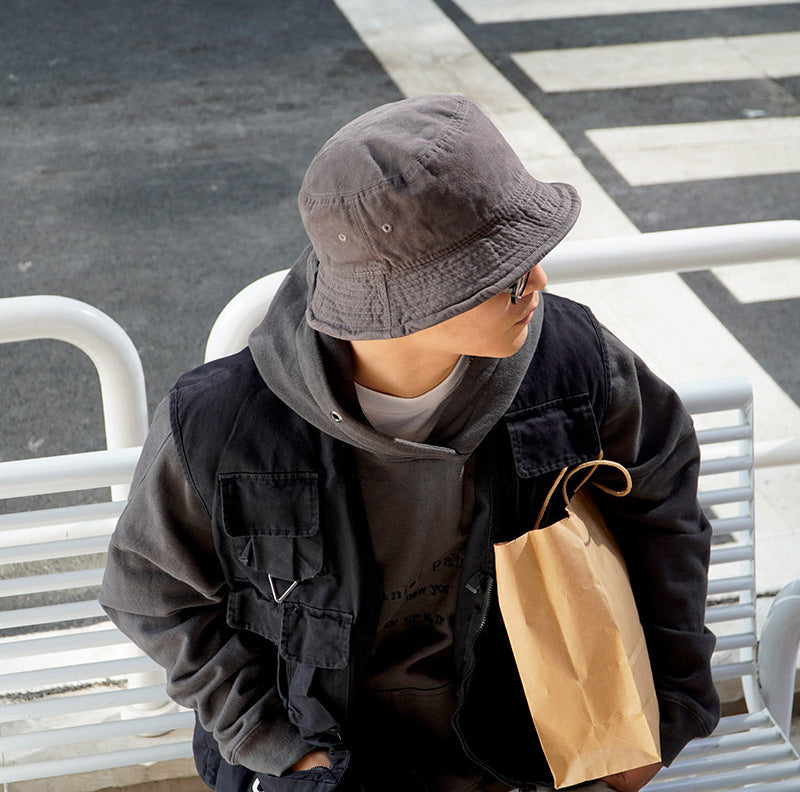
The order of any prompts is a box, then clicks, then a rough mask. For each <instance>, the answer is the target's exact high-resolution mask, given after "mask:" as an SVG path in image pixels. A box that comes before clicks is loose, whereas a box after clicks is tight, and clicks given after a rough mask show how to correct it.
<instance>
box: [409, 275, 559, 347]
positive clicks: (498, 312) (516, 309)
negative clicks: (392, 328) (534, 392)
mask: <svg viewBox="0 0 800 792" xmlns="http://www.w3.org/2000/svg"><path fill="white" fill-rule="evenodd" d="M546 285H547V276H546V275H545V273H544V270H543V269H542V266H541V264H537V265H536V266H535V267H534V268H533V269H532V270H531V273H530V277H529V278H528V283H527V285H526V287H525V291H524V292H523V294H522V297H521V298H520V299H519V301H518V302H517V304H516V305H513V304H512V302H511V297H510V295H509V293H508V292H500V294H496V295H495V296H494V297H490V298H489V299H488V300H486V301H485V302H482V303H481V304H480V305H477V306H475V308H471V309H470V310H469V311H465V312H464V313H462V314H458V315H457V316H454V317H452V318H451V319H447V320H445V321H444V322H440V323H439V324H437V325H434V326H433V327H428V328H426V329H425V330H420V331H418V332H416V333H413V334H412V335H410V336H407V338H408V339H413V340H414V342H415V343H416V344H419V351H420V353H423V354H424V353H425V352H428V353H442V354H454V355H472V356H475V357H493V358H504V357H509V356H510V355H513V354H514V353H515V352H516V351H517V350H519V349H520V347H522V345H523V344H524V343H525V339H526V338H527V337H528V324H529V323H530V321H531V318H532V317H533V312H534V310H536V306H537V305H538V304H539V292H540V291H541V290H542V289H543V288H544V287H545V286H546Z"/></svg>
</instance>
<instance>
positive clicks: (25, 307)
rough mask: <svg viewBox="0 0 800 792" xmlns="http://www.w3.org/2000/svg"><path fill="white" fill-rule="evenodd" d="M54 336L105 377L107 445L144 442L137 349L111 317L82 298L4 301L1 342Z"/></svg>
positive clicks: (142, 390)
mask: <svg viewBox="0 0 800 792" xmlns="http://www.w3.org/2000/svg"><path fill="white" fill-rule="evenodd" d="M44 338H50V339H55V340H58V341H66V342H67V343H69V344H72V345H74V346H77V347H78V348H79V349H81V350H82V351H83V352H85V353H86V354H87V355H88V356H89V357H90V358H91V360H92V362H93V363H94V365H95V368H96V369H97V374H98V377H99V378H100V393H101V397H102V400H103V415H104V417H105V428H106V442H107V447H108V448H110V449H114V448H127V447H129V446H138V445H141V444H142V443H143V442H144V437H145V434H146V433H147V425H148V420H147V398H146V396H145V388H144V372H143V371H142V363H141V361H140V359H139V354H138V353H137V351H136V347H135V346H134V345H133V342H132V341H131V340H130V338H129V337H128V335H127V334H126V333H125V331H124V330H123V329H122V328H121V327H120V326H119V325H118V324H117V323H116V322H115V321H114V320H113V319H111V317H109V316H108V315H107V314H104V313H103V312H102V311H99V310H98V309H97V308H93V307H92V306H91V305H87V304H86V303H84V302H81V301H80V300H73V299H71V298H69V297H56V296H52V295H34V296H30V297H4V298H2V299H0V343H7V342H11V341H31V340H34V339H44Z"/></svg>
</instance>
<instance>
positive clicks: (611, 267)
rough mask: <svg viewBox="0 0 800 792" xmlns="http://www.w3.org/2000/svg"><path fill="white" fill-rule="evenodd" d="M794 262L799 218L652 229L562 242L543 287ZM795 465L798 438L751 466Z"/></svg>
mask: <svg viewBox="0 0 800 792" xmlns="http://www.w3.org/2000/svg"><path fill="white" fill-rule="evenodd" d="M786 259H798V260H800V220H774V221H769V222H761V223H740V224H738V225H725V226H710V227H707V228H689V229H681V230H677V231H654V232H652V233H647V234H638V235H631V236H624V237H611V238H608V239H592V240H567V241H566V242H562V243H561V244H560V245H558V247H556V248H555V249H554V250H553V251H552V252H550V253H548V255H547V279H548V282H549V283H550V284H558V283H569V282H573V281H581V280H597V279H598V278H617V277H622V276H627V275H652V274H655V273H659V272H689V271H692V270H701V269H708V268H709V267H718V266H727V265H732V264H758V263H764V262H768V261H784V260H786ZM287 272H288V270H280V271H279V272H273V273H271V274H270V275H265V276H264V277H263V278H259V279H258V280H256V281H254V282H253V283H251V284H250V285H249V286H246V287H245V288H244V289H242V290H241V291H240V292H239V293H238V294H237V295H236V296H235V297H233V299H232V300H231V301H230V302H229V303H228V304H227V305H226V306H225V308H223V310H222V311H221V312H220V314H219V316H218V317H217V321H216V322H215V323H214V325H213V327H212V328H211V332H210V333H209V336H208V341H207V343H206V352H205V359H206V360H207V361H208V360H214V359H216V358H219V357H222V356H224V355H229V354H231V353H233V352H238V351H239V350H240V349H243V348H244V347H245V346H246V345H247V339H248V336H249V335H250V333H251V332H252V330H253V328H255V326H256V325H257V324H258V322H259V321H260V320H261V319H262V318H263V317H264V314H265V312H266V310H267V307H268V306H269V303H270V301H271V300H272V298H273V297H274V296H275V293H276V292H277V290H278V287H279V286H280V284H281V282H282V281H283V278H284V277H285V276H286V273H287ZM797 464H800V438H785V439H781V440H769V441H759V442H757V443H756V447H755V466H756V467H757V468H767V467H778V466H783V465H797Z"/></svg>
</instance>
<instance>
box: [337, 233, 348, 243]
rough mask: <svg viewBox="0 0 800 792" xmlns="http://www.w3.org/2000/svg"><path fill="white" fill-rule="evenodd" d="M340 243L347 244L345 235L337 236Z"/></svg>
mask: <svg viewBox="0 0 800 792" xmlns="http://www.w3.org/2000/svg"><path fill="white" fill-rule="evenodd" d="M339 241H340V242H347V234H339Z"/></svg>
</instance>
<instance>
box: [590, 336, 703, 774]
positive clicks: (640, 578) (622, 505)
mask: <svg viewBox="0 0 800 792" xmlns="http://www.w3.org/2000/svg"><path fill="white" fill-rule="evenodd" d="M604 340H605V343H606V348H607V353H608V372H609V385H610V387H609V404H608V413H607V416H606V420H605V422H604V424H603V426H602V427H601V429H600V434H601V441H602V446H603V450H604V454H605V457H606V458H607V459H612V460H615V461H617V462H620V463H621V464H623V465H625V467H627V468H628V471H629V472H630V474H631V478H632V480H633V489H632V491H631V493H630V494H629V495H628V496H626V497H624V498H613V497H610V496H604V495H603V494H602V493H600V494H598V496H597V500H598V503H599V504H600V506H601V508H602V509H603V511H604V513H605V515H606V518H607V521H608V523H609V527H610V528H611V529H612V530H613V532H614V534H615V535H616V537H617V539H618V541H619V543H620V546H621V548H622V551H623V554H624V556H625V560H626V563H627V566H628V572H629V575H630V578H631V585H632V587H633V590H634V594H635V596H636V601H637V605H638V607H639V616H640V619H641V622H642V625H643V628H644V632H645V637H646V639H647V645H648V650H649V654H650V660H651V665H652V668H653V677H654V682H655V686H656V693H657V695H658V700H659V709H660V721H661V749H662V758H663V761H664V763H665V764H669V763H670V762H672V760H673V759H674V758H675V757H676V756H677V755H678V753H679V752H680V751H681V749H682V748H683V747H684V745H685V744H686V743H687V742H689V740H691V739H693V738H695V737H699V736H705V735H707V734H708V733H709V732H710V731H711V730H712V729H713V728H714V726H715V725H716V723H717V721H718V720H719V699H718V697H717V693H716V690H715V688H714V684H713V682H712V679H711V667H710V658H711V653H712V652H713V649H714V644H715V639H714V636H713V635H712V634H711V633H710V632H709V631H708V630H707V629H706V628H705V626H704V621H705V606H706V594H707V588H708V562H709V555H710V545H711V526H710V524H709V522H708V520H707V519H706V518H705V516H704V515H703V513H702V511H701V510H700V506H699V504H698V502H697V477H698V472H699V462H700V452H699V448H698V444H697V438H696V435H695V432H694V426H693V424H692V420H691V417H690V416H689V415H688V413H687V412H686V410H685V408H684V407H683V403H682V402H681V400H680V398H679V397H678V395H677V394H676V393H675V392H674V391H673V390H672V389H671V388H670V387H669V386H667V385H666V384H665V383H664V382H662V381H661V380H660V379H658V378H657V377H656V376H655V375H654V374H653V373H652V372H651V371H650V370H649V369H648V368H647V366H646V365H645V364H644V363H643V362H642V361H641V360H640V359H639V358H638V357H637V356H636V355H635V354H634V353H633V352H631V350H629V349H628V348H627V347H626V346H625V345H623V344H622V343H621V342H620V341H619V340H618V339H617V338H615V337H614V336H613V335H612V334H611V333H609V332H608V331H604ZM601 470H602V468H601ZM598 473H599V472H598ZM602 475H603V476H604V477H605V476H608V475H609V474H602ZM613 476H614V474H611V478H609V480H607V481H606V482H605V483H606V484H608V485H609V486H618V485H619V482H618V481H614V478H613ZM595 478H596V479H597V480H601V475H600V474H598V475H597V476H596V477H595ZM617 478H618V476H617Z"/></svg>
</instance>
